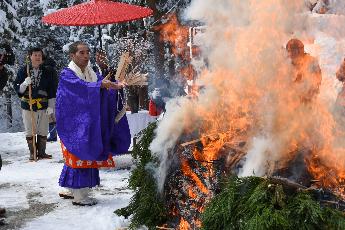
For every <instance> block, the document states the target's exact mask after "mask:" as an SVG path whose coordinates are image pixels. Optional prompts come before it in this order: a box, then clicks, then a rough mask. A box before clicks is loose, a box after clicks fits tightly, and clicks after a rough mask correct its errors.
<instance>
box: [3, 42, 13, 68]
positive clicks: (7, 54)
mask: <svg viewBox="0 0 345 230" xmlns="http://www.w3.org/2000/svg"><path fill="white" fill-rule="evenodd" d="M14 61H15V57H14V53H13V51H12V49H11V46H10V45H8V44H0V65H5V64H7V65H13V64H14Z"/></svg>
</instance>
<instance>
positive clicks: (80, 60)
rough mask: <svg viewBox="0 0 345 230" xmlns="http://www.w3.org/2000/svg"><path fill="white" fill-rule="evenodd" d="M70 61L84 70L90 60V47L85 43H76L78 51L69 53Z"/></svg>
mask: <svg viewBox="0 0 345 230" xmlns="http://www.w3.org/2000/svg"><path fill="white" fill-rule="evenodd" d="M71 59H72V61H73V62H74V63H75V64H76V65H77V66H78V67H79V68H80V69H81V70H82V71H84V70H85V68H86V66H87V65H88V64H89V61H90V49H89V47H88V46H87V45H83V44H80V45H78V51H77V52H76V53H72V54H71Z"/></svg>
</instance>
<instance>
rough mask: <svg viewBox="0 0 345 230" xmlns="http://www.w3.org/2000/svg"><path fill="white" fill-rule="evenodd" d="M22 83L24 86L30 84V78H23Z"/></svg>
mask: <svg viewBox="0 0 345 230" xmlns="http://www.w3.org/2000/svg"><path fill="white" fill-rule="evenodd" d="M23 84H24V85H26V86H28V85H30V84H31V78H30V77H27V78H25V80H24V82H23Z"/></svg>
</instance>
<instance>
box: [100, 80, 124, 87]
mask: <svg viewBox="0 0 345 230" xmlns="http://www.w3.org/2000/svg"><path fill="white" fill-rule="evenodd" d="M123 87H125V84H124V83H122V82H112V81H110V80H107V79H103V80H102V83H101V88H104V89H122V88H123Z"/></svg>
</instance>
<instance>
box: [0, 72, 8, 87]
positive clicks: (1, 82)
mask: <svg viewBox="0 0 345 230" xmlns="http://www.w3.org/2000/svg"><path fill="white" fill-rule="evenodd" d="M7 81H8V72H7V69H6V68H5V67H3V68H2V70H0V91H1V90H3V89H4V88H5V86H6V84H7Z"/></svg>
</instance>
